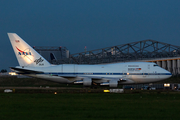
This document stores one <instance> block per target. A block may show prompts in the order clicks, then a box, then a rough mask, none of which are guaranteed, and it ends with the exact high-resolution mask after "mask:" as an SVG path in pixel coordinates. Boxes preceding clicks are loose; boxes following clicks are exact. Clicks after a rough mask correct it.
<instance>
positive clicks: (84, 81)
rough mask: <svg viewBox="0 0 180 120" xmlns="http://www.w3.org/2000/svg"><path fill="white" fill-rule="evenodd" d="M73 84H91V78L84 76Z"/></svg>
mask: <svg viewBox="0 0 180 120" xmlns="http://www.w3.org/2000/svg"><path fill="white" fill-rule="evenodd" d="M74 84H83V86H91V85H92V79H91V78H84V79H83V80H78V81H75V82H74Z"/></svg>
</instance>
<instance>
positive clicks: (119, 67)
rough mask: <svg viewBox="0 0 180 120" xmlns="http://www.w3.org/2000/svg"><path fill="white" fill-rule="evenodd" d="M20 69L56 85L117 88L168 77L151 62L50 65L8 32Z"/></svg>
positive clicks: (19, 70) (18, 71)
mask: <svg viewBox="0 0 180 120" xmlns="http://www.w3.org/2000/svg"><path fill="white" fill-rule="evenodd" d="M8 36H9V39H10V41H11V44H12V47H13V49H14V52H15V55H16V57H17V60H18V62H19V65H20V66H16V67H11V69H13V70H15V71H16V72H17V73H19V74H24V75H27V76H31V77H36V78H41V79H45V80H49V81H54V82H59V83H74V84H83V85H84V86H91V85H92V84H93V83H95V84H99V85H109V87H117V86H118V84H134V83H152V82H157V81H160V80H163V79H167V78H169V77H171V75H172V74H171V73H170V72H168V71H167V70H165V69H163V68H161V67H159V66H158V65H157V64H155V63H148V62H125V63H113V64H98V65H77V64H61V65H52V64H50V63H49V62H48V61H47V60H46V59H44V58H43V57H42V56H41V55H40V54H39V53H38V52H36V51H35V50H34V49H33V48H32V47H31V46H29V45H28V44H27V43H26V42H25V41H24V40H23V39H21V38H20V37H19V36H18V35H17V34H15V33H8Z"/></svg>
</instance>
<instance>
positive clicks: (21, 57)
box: [8, 33, 50, 67]
mask: <svg viewBox="0 0 180 120" xmlns="http://www.w3.org/2000/svg"><path fill="white" fill-rule="evenodd" d="M8 36H9V39H10V41H11V44H12V47H13V49H14V52H15V55H16V57H17V60H18V62H19V65H20V66H26V67H47V66H50V63H49V62H48V61H47V60H46V59H44V58H43V57H42V56H41V55H40V54H39V53H38V52H36V51H35V50H34V49H33V48H32V47H31V46H29V45H28V44H27V43H26V42H25V41H24V40H23V39H22V38H20V37H19V36H18V35H17V34H16V33H8Z"/></svg>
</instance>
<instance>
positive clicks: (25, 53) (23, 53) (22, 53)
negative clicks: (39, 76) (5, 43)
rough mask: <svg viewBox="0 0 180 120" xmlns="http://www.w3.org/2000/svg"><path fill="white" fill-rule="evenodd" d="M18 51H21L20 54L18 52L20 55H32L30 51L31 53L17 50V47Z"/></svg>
mask: <svg viewBox="0 0 180 120" xmlns="http://www.w3.org/2000/svg"><path fill="white" fill-rule="evenodd" d="M16 49H17V50H18V51H19V52H18V54H19V55H32V54H31V52H30V51H29V52H25V51H22V50H20V49H19V48H17V47H16Z"/></svg>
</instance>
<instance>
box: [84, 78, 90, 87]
mask: <svg viewBox="0 0 180 120" xmlns="http://www.w3.org/2000/svg"><path fill="white" fill-rule="evenodd" d="M91 85H92V79H91V78H84V79H83V86H91Z"/></svg>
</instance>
